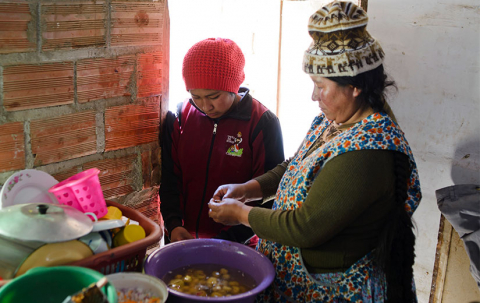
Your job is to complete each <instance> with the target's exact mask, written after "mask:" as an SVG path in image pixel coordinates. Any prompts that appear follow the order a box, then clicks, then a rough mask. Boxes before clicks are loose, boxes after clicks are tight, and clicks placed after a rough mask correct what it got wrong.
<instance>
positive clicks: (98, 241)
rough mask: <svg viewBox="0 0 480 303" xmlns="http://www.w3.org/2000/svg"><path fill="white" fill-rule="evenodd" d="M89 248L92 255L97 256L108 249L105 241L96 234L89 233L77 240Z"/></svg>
mask: <svg viewBox="0 0 480 303" xmlns="http://www.w3.org/2000/svg"><path fill="white" fill-rule="evenodd" d="M78 241H81V242H83V243H85V244H87V245H88V247H90V249H91V250H92V251H93V253H94V254H99V253H102V252H105V251H107V250H109V249H110V246H109V245H108V244H107V241H106V240H105V239H104V238H103V237H102V236H101V235H100V233H98V232H91V233H89V234H88V235H85V236H83V237H81V238H79V239H78Z"/></svg>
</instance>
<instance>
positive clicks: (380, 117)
mask: <svg viewBox="0 0 480 303" xmlns="http://www.w3.org/2000/svg"><path fill="white" fill-rule="evenodd" d="M330 123H331V122H330V121H329V120H328V119H326V118H325V116H324V115H323V114H322V115H320V116H318V117H316V118H315V119H314V121H313V123H312V126H311V127H310V130H309V131H308V133H307V136H306V138H305V140H304V142H303V144H302V147H301V149H300V151H299V152H298V153H297V155H296V156H295V157H294V158H293V159H292V160H291V162H290V164H289V165H288V167H287V171H286V172H285V174H284V175H283V177H282V180H281V182H280V186H279V188H278V190H277V194H276V197H275V202H274V204H273V209H282V210H293V209H296V208H298V207H301V206H302V203H303V201H305V199H306V197H307V195H308V191H309V190H310V188H311V186H312V184H313V182H314V180H315V178H316V176H317V175H318V174H319V172H320V170H321V169H322V167H323V166H324V165H325V164H326V163H327V162H328V161H329V160H331V159H333V158H334V157H335V156H338V155H341V154H343V153H346V152H349V151H355V150H365V149H383V150H395V151H399V152H402V153H404V154H406V155H407V156H408V157H409V158H410V168H411V171H412V172H411V175H410V181H409V183H408V198H407V200H406V201H405V208H406V210H407V211H408V213H409V214H410V215H412V214H413V212H414V211H415V209H416V208H417V206H418V204H419V203H420V199H421V193H420V183H419V178H418V171H417V167H416V164H415V160H414V158H413V155H412V152H411V150H410V147H409V145H408V143H407V140H406V139H405V137H404V134H403V132H402V131H401V130H400V128H399V126H398V125H397V124H396V123H395V122H393V121H392V120H391V119H390V117H388V115H386V114H383V113H374V114H372V115H370V116H369V117H367V118H365V119H363V120H362V121H361V122H359V123H357V124H355V125H354V126H353V127H352V128H350V129H348V130H346V131H344V132H342V133H341V134H339V135H337V136H336V137H335V138H333V139H332V140H330V141H328V142H326V143H325V144H324V145H323V146H322V147H320V148H318V149H317V150H315V151H313V152H312V153H311V154H310V155H309V156H308V157H305V155H306V154H307V152H308V150H309V149H310V147H311V146H312V145H313V143H314V142H315V141H316V140H317V138H318V137H319V136H320V135H321V134H322V132H323V131H324V130H325V129H326V127H327V126H328V125H330ZM257 250H258V251H260V252H262V253H263V254H265V255H266V256H267V257H269V258H270V259H271V260H272V263H273V265H274V267H275V271H276V276H275V280H274V282H273V283H272V285H271V286H270V287H269V288H268V289H267V290H266V291H264V292H263V293H261V294H260V295H259V296H257V301H258V302H314V301H317V302H338V301H342V300H344V301H351V302H362V299H361V288H362V285H364V284H365V283H366V281H367V280H368V279H369V278H370V277H374V276H375V277H380V280H381V281H385V280H384V275H383V273H382V272H380V270H379V269H378V268H376V267H375V266H373V264H372V258H373V257H372V253H369V254H367V255H366V256H365V257H363V258H362V259H360V260H358V261H357V262H356V263H355V264H353V265H352V266H351V267H350V268H349V269H348V270H347V271H345V272H344V273H343V274H341V277H340V278H339V279H338V280H336V281H334V282H333V283H329V284H322V283H320V282H319V281H317V280H315V279H314V278H313V277H312V276H311V275H310V274H309V273H308V271H307V270H306V268H305V266H304V264H303V260H302V256H301V250H300V249H299V248H298V247H291V246H285V245H281V244H279V243H275V242H271V241H268V240H265V239H260V241H259V243H258V245H257ZM383 284H384V283H383Z"/></svg>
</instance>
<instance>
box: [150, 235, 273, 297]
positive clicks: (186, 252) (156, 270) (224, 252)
mask: <svg viewBox="0 0 480 303" xmlns="http://www.w3.org/2000/svg"><path fill="white" fill-rule="evenodd" d="M193 264H218V265H224V266H228V267H232V268H236V269H239V270H241V271H243V272H244V273H246V274H248V275H250V276H252V277H253V278H254V279H255V282H256V284H257V287H255V288H254V289H252V290H251V291H249V292H246V293H243V294H239V295H234V296H230V297H219V298H210V297H208V298H207V297H197V296H194V295H188V294H184V293H181V292H179V291H175V290H171V289H170V288H169V289H168V292H169V295H168V300H167V302H168V303H170V302H205V301H208V302H210V301H212V302H254V301H255V297H256V296H257V294H259V293H260V292H261V291H263V290H264V289H265V288H267V287H268V286H269V285H270V284H271V283H272V281H273V278H274V277H275V270H274V268H273V265H272V263H271V262H270V260H269V259H268V258H267V257H265V256H264V255H263V254H261V253H259V252H258V251H256V250H254V249H253V248H250V247H248V246H245V245H243V244H240V243H235V242H230V241H225V240H217V239H195V240H185V241H179V242H175V243H171V244H168V245H166V246H164V247H162V248H159V249H157V250H155V251H154V252H153V253H152V254H150V256H149V257H148V258H147V260H146V261H145V266H144V268H145V273H146V274H147V275H151V276H155V277H157V278H160V279H162V278H163V277H164V276H165V274H167V273H168V272H169V271H173V270H175V269H177V268H180V267H183V266H188V265H193ZM167 282H168V281H166V282H165V283H167Z"/></svg>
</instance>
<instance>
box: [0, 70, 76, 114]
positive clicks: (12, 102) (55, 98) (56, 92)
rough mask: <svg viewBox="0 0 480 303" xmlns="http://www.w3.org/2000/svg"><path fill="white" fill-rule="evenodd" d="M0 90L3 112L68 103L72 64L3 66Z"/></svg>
mask: <svg viewBox="0 0 480 303" xmlns="http://www.w3.org/2000/svg"><path fill="white" fill-rule="evenodd" d="M3 92H4V95H3V106H4V107H5V109H6V110H7V111H17V110H25V109H32V108H41V107H48V106H56V105H64V104H72V103H73V97H74V88H73V63H72V62H62V63H48V64H41V65H26V64H25V65H13V66H5V67H4V70H3Z"/></svg>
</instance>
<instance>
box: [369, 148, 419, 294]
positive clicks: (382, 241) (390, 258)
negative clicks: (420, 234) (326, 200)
mask: <svg viewBox="0 0 480 303" xmlns="http://www.w3.org/2000/svg"><path fill="white" fill-rule="evenodd" d="M394 157H395V158H394V160H395V162H394V163H395V164H394V165H395V168H394V171H395V176H396V181H395V206H394V208H393V209H392V211H391V212H390V215H389V216H388V218H387V224H386V226H385V229H384V230H383V232H382V234H381V235H380V238H379V243H378V245H377V248H376V250H375V261H376V263H377V265H378V266H380V268H382V270H383V272H384V273H385V276H386V280H387V300H386V302H389V303H396V302H399V303H410V302H416V296H415V293H414V292H413V290H412V281H413V263H414V261H415V234H414V231H413V229H414V225H413V222H412V218H411V217H410V215H409V214H408V213H407V211H406V209H405V200H406V199H407V182H408V179H409V175H410V173H409V172H410V170H409V166H408V157H407V156H406V155H405V154H402V153H400V152H394Z"/></svg>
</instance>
